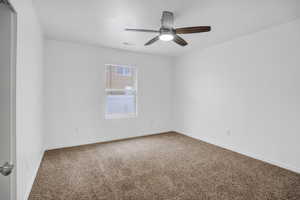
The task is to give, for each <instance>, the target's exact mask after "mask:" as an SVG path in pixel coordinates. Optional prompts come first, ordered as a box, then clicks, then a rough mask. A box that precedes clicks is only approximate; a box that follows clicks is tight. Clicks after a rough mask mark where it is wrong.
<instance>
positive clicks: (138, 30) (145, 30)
mask: <svg viewBox="0 0 300 200" xmlns="http://www.w3.org/2000/svg"><path fill="white" fill-rule="evenodd" d="M125 31H135V32H146V33H159V31H157V30H150V29H132V28H126V29H125Z"/></svg>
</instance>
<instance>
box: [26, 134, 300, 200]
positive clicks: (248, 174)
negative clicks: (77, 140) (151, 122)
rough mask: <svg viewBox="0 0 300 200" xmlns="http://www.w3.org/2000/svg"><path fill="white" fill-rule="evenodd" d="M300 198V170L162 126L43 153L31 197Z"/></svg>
mask: <svg viewBox="0 0 300 200" xmlns="http://www.w3.org/2000/svg"><path fill="white" fill-rule="evenodd" d="M145 199H147V200H162V199H164V200H180V199H184V200H243V199H245V200H246V199H247V200H256V199H257V200H287V199H290V200H299V199H300V174H296V173H293V172H291V171H288V170H284V169H281V168H279V167H276V166H273V165H270V164H267V163H264V162H261V161H258V160H255V159H252V158H249V157H246V156H243V155H240V154H238V153H234V152H231V151H228V150H225V149H222V148H219V147H216V146H214V145H211V144H207V143H204V142H201V141H198V140H195V139H192V138H190V137H187V136H184V135H181V134H177V133H165V134H160V135H153V136H146V137H140V138H135V139H128V140H123V141H116V142H110V143H99V144H92V145H85V146H80V147H72V148H65V149H59V150H51V151H47V152H46V153H45V156H44V158H43V161H42V164H41V166H40V169H39V171H38V175H37V178H36V180H35V183H34V185H33V188H32V191H31V194H30V197H29V200H145Z"/></svg>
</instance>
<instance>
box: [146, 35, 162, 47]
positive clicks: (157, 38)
mask: <svg viewBox="0 0 300 200" xmlns="http://www.w3.org/2000/svg"><path fill="white" fill-rule="evenodd" d="M157 40H159V36H156V37H154V38H152V39H151V40H150V41H149V42H147V43H146V44H145V46H148V45H150V44H153V43H154V42H156V41H157Z"/></svg>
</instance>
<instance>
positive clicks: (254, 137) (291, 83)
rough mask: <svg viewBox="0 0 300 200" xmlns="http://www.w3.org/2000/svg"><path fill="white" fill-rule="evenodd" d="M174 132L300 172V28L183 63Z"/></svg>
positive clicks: (257, 36)
mask: <svg viewBox="0 0 300 200" xmlns="http://www.w3.org/2000/svg"><path fill="white" fill-rule="evenodd" d="M174 75H175V77H174V84H175V86H174V87H175V90H174V91H175V93H174V100H175V101H174V114H175V115H174V116H175V121H174V125H176V127H175V130H177V131H179V132H182V133H186V134H188V135H190V136H192V137H195V138H199V139H202V140H204V141H207V142H210V143H213V144H216V145H219V146H224V147H226V148H229V149H232V150H234V151H237V152H240V153H244V154H247V155H250V156H253V157H256V158H259V159H261V160H266V161H269V162H272V163H274V164H277V165H280V166H282V167H286V168H289V169H292V170H295V171H298V172H300V156H299V155H300V145H299V141H300V134H299V133H300V78H299V76H300V20H299V19H298V20H296V21H293V22H290V23H288V24H284V25H280V26H276V27H273V28H270V29H267V30H264V31H261V32H257V33H254V34H251V35H248V36H244V37H241V38H238V39H235V40H232V41H229V42H226V43H223V44H220V45H218V46H214V47H211V48H209V49H206V50H204V51H198V52H194V53H190V54H188V55H184V56H182V57H180V58H178V59H177V61H176V69H175V72H174Z"/></svg>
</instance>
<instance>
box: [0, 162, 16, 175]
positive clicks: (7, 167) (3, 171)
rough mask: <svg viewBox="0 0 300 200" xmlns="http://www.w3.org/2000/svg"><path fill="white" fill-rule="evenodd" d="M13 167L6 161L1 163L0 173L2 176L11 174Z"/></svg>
mask: <svg viewBox="0 0 300 200" xmlns="http://www.w3.org/2000/svg"><path fill="white" fill-rule="evenodd" d="M13 168H14V165H12V164H9V163H8V162H6V163H5V164H4V165H2V166H1V167H0V173H1V174H2V175H3V176H8V175H10V174H11V172H12V170H13Z"/></svg>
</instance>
